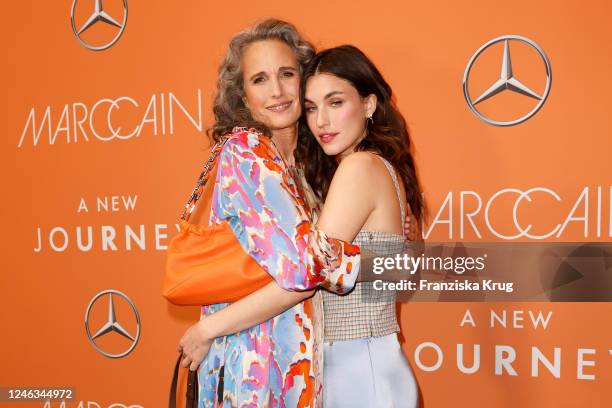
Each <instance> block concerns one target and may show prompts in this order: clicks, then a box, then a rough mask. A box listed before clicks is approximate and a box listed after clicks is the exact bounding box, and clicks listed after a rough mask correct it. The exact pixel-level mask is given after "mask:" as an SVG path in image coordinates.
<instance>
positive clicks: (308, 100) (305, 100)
mask: <svg viewBox="0 0 612 408" xmlns="http://www.w3.org/2000/svg"><path fill="white" fill-rule="evenodd" d="M339 94H344V92H342V91H332V92H330V93H328V94H327V95H325V96H324V97H323V100H325V99H329V98H331V97H332V96H336V95H339ZM304 102H309V103H313V104H314V102H313V101H311V100H310V99H308V98H304Z"/></svg>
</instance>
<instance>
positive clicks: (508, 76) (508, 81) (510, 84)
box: [463, 35, 552, 126]
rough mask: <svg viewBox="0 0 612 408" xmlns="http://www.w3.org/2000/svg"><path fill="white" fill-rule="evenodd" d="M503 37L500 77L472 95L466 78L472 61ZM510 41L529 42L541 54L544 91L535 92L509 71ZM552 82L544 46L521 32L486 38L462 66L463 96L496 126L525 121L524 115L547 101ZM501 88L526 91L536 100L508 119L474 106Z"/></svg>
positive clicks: (510, 65)
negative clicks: (544, 80)
mask: <svg viewBox="0 0 612 408" xmlns="http://www.w3.org/2000/svg"><path fill="white" fill-rule="evenodd" d="M502 41H503V43H504V54H503V58H502V63H501V72H500V74H499V79H498V80H497V81H495V82H494V83H493V84H492V85H491V86H490V87H489V88H488V89H487V90H485V91H484V92H483V93H482V94H481V95H480V96H479V97H478V98H476V99H472V97H471V96H470V93H469V91H468V82H469V79H470V71H471V70H472V65H473V64H474V62H475V61H476V59H477V58H478V57H479V56H480V54H482V53H483V52H484V51H485V50H486V49H487V48H489V47H490V46H492V45H493V44H496V43H498V42H502ZM511 41H520V42H522V43H525V44H527V45H529V46H531V47H532V48H533V49H535V50H536V51H537V52H538V54H539V55H540V57H541V58H542V61H543V62H544V66H545V68H546V87H545V88H544V92H543V93H542V94H538V93H537V92H535V91H533V90H532V89H530V88H529V87H528V86H527V85H525V84H523V83H522V82H521V81H519V80H518V79H517V78H515V76H514V73H513V71H512V61H511V58H510V42H511ZM551 83H552V71H551V68H550V61H549V60H548V57H547V56H546V54H545V53H544V50H543V49H542V48H541V47H540V46H539V45H538V44H536V43H535V42H534V41H533V40H530V39H529V38H526V37H522V36H520V35H504V36H501V37H497V38H494V39H492V40H491V41H489V42H487V43H486V44H484V45H483V46H482V47H480V48H479V49H478V50H477V51H476V52H475V53H474V55H472V58H470V61H469V62H468V64H467V66H466V67H465V73H464V74H463V96H464V97H465V101H466V102H467V104H468V106H469V107H470V109H471V111H472V112H474V114H475V115H476V116H477V117H478V118H480V119H481V120H483V121H485V122H486V123H489V124H491V125H495V126H513V125H518V124H519V123H522V122H524V121H526V120H527V119H529V118H530V117H532V116H533V115H535V114H536V112H537V111H539V110H540V108H541V107H542V105H543V104H544V102H545V101H546V98H547V97H548V94H549V92H550V86H551ZM503 91H510V92H516V93H519V94H522V95H525V96H527V97H529V98H533V99H536V100H538V101H539V102H538V103H537V105H536V106H535V107H534V108H533V109H532V110H531V111H530V112H528V113H527V114H525V115H523V116H521V117H520V118H518V119H515V120H510V121H500V120H494V119H491V118H489V117H487V116H485V115H483V114H482V113H481V112H480V111H479V110H478V109H477V108H476V105H478V104H479V103H480V102H482V101H484V100H487V99H489V98H490V97H492V96H494V95H497V94H498V93H500V92H503Z"/></svg>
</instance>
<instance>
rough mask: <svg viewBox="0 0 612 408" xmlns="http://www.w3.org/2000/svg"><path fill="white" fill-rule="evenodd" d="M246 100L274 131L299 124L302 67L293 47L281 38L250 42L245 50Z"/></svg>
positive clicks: (251, 108)
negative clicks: (300, 69) (280, 39)
mask: <svg viewBox="0 0 612 408" xmlns="http://www.w3.org/2000/svg"><path fill="white" fill-rule="evenodd" d="M241 65H242V73H243V80H244V82H243V83H244V85H243V86H244V103H245V105H246V107H247V108H248V109H249V110H250V111H251V114H252V116H253V118H254V119H255V120H257V121H259V122H261V123H263V124H264V125H266V126H267V127H268V128H269V129H270V130H271V131H275V130H281V129H286V128H290V127H295V125H296V123H297V120H298V118H299V117H300V114H301V107H300V101H299V99H300V71H299V65H298V62H297V59H296V57H295V54H294V52H293V50H292V49H291V48H290V47H289V46H288V45H287V44H285V43H284V42H282V41H278V40H263V41H257V42H254V43H252V44H250V45H249V46H248V47H247V48H246V49H245V50H244V52H243V54H242V61H241Z"/></svg>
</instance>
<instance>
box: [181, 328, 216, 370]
mask: <svg viewBox="0 0 612 408" xmlns="http://www.w3.org/2000/svg"><path fill="white" fill-rule="evenodd" d="M214 340H215V338H214V336H211V335H209V334H208V333H207V327H206V318H203V319H201V320H200V321H199V322H197V323H196V324H194V325H193V326H191V327H190V328H189V329H187V331H186V332H185V334H184V335H183V338H181V341H179V345H178V351H179V352H180V353H183V360H182V361H181V366H183V367H189V369H190V370H191V371H195V370H197V369H198V366H199V365H200V363H201V362H202V360H204V357H205V356H206V354H208V350H209V349H210V346H211V345H212V343H213V341H214Z"/></svg>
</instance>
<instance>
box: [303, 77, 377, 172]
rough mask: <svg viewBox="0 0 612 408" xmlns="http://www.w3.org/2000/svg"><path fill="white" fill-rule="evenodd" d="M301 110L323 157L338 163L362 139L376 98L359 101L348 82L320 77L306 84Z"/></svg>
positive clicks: (372, 96) (371, 97)
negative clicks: (304, 112)
mask: <svg viewBox="0 0 612 408" xmlns="http://www.w3.org/2000/svg"><path fill="white" fill-rule="evenodd" d="M304 108H305V110H306V119H307V122H308V127H309V128H310V131H311V132H312V134H313V135H314V136H315V138H316V139H317V141H318V142H319V144H320V145H321V147H322V148H323V151H324V152H325V154H327V155H328V156H337V157H338V159H340V160H341V159H342V158H343V157H346V156H347V155H349V154H351V153H352V152H354V151H355V147H356V146H357V145H358V144H359V142H361V140H362V139H363V138H364V137H365V135H366V120H367V117H368V116H370V115H372V114H373V113H374V110H375V109H376V96H375V95H369V96H367V97H365V98H364V97H361V95H359V93H358V92H357V89H355V87H354V86H353V85H352V84H351V83H350V82H349V81H347V80H344V79H342V78H339V77H337V76H335V75H331V74H326V73H321V74H316V75H313V76H312V77H311V78H309V79H308V82H307V83H306V90H305V105H304Z"/></svg>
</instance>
